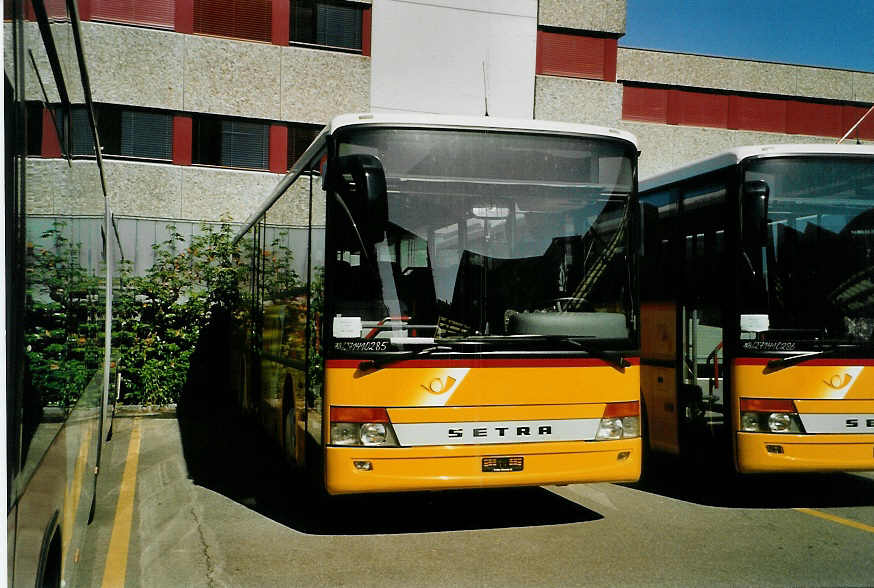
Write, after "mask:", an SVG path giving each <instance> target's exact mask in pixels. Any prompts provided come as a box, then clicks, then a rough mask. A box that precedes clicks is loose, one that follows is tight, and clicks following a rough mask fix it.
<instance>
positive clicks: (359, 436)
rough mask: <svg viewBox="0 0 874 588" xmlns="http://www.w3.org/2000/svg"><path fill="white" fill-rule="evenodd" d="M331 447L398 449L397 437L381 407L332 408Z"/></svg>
mask: <svg viewBox="0 0 874 588" xmlns="http://www.w3.org/2000/svg"><path fill="white" fill-rule="evenodd" d="M330 442H331V445H340V446H345V447H350V446H354V447H398V446H399V445H398V441H397V437H396V436H395V433H394V429H393V428H392V426H391V422H389V418H388V411H386V409H385V408H382V407H370V406H332V407H331V441H330Z"/></svg>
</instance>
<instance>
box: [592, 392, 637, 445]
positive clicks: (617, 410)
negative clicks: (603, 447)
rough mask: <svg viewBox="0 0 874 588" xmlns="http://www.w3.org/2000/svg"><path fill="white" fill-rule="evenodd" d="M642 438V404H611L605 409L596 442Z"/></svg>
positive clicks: (635, 402)
mask: <svg viewBox="0 0 874 588" xmlns="http://www.w3.org/2000/svg"><path fill="white" fill-rule="evenodd" d="M632 437H640V402H637V401H634V402H611V403H609V404H607V406H606V407H605V408H604V415H603V417H601V422H600V423H599V424H598V432H597V433H596V434H595V440H596V441H615V440H617V439H630V438H632Z"/></svg>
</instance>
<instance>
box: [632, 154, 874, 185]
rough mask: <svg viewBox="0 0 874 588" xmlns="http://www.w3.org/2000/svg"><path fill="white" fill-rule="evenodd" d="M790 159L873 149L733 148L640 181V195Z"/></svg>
mask: <svg viewBox="0 0 874 588" xmlns="http://www.w3.org/2000/svg"><path fill="white" fill-rule="evenodd" d="M792 155H874V145H852V144H851V145H837V144H835V143H803V144H786V145H751V146H748V147H735V148H733V149H729V150H727V151H723V152H721V153H717V154H716V155H711V156H709V157H705V158H704V159H699V160H698V161H693V162H692V163H688V164H686V165H683V166H680V167H678V168H675V169H672V170H670V171H667V172H663V173H660V174H657V175H654V176H650V177H648V178H646V179H645V180H641V181H640V191H641V192H643V191H645V190H650V189H652V188H656V187H658V186H665V185H668V184H673V183H675V182H680V181H682V180H686V179H689V178H693V177H695V176H699V175H702V174H706V173H709V172H712V171H716V170H718V169H722V168H725V167H729V166H732V165H737V164H738V163H740V162H742V161H743V160H745V159H749V158H751V157H783V156H792Z"/></svg>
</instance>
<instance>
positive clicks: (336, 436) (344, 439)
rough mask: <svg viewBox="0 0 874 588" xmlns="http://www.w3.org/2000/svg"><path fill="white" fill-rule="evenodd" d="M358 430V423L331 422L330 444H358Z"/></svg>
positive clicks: (359, 426)
mask: <svg viewBox="0 0 874 588" xmlns="http://www.w3.org/2000/svg"><path fill="white" fill-rule="evenodd" d="M360 431H361V425H359V424H358V423H331V444H332V445H358V444H359V435H360Z"/></svg>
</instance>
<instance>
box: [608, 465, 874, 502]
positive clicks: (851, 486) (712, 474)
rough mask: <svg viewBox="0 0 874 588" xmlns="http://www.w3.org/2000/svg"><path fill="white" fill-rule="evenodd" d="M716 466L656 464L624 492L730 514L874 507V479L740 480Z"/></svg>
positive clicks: (827, 476) (744, 477)
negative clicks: (745, 510)
mask: <svg viewBox="0 0 874 588" xmlns="http://www.w3.org/2000/svg"><path fill="white" fill-rule="evenodd" d="M717 461H718V463H717V462H714V461H711V462H706V461H704V460H703V459H702V458H701V457H699V458H698V459H694V458H688V459H684V460H679V459H669V458H661V457H660V458H656V459H655V460H654V463H652V464H651V467H650V468H648V470H647V472H646V474H645V475H644V477H643V478H642V479H641V481H640V482H636V483H634V484H625V486H627V487H629V488H634V489H637V490H641V491H644V492H649V493H652V494H659V495H661V496H666V497H669V498H674V499H677V500H683V501H685V502H692V503H696V504H702V505H706V506H718V507H728V508H839V507H860V506H874V476H870V475H867V476H866V475H859V474H853V473H843V472H837V473H787V474H746V475H741V474H738V473H736V472H735V471H734V469H733V467H731V465H729V464H727V463H723V462H722V461H721V460H717Z"/></svg>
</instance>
